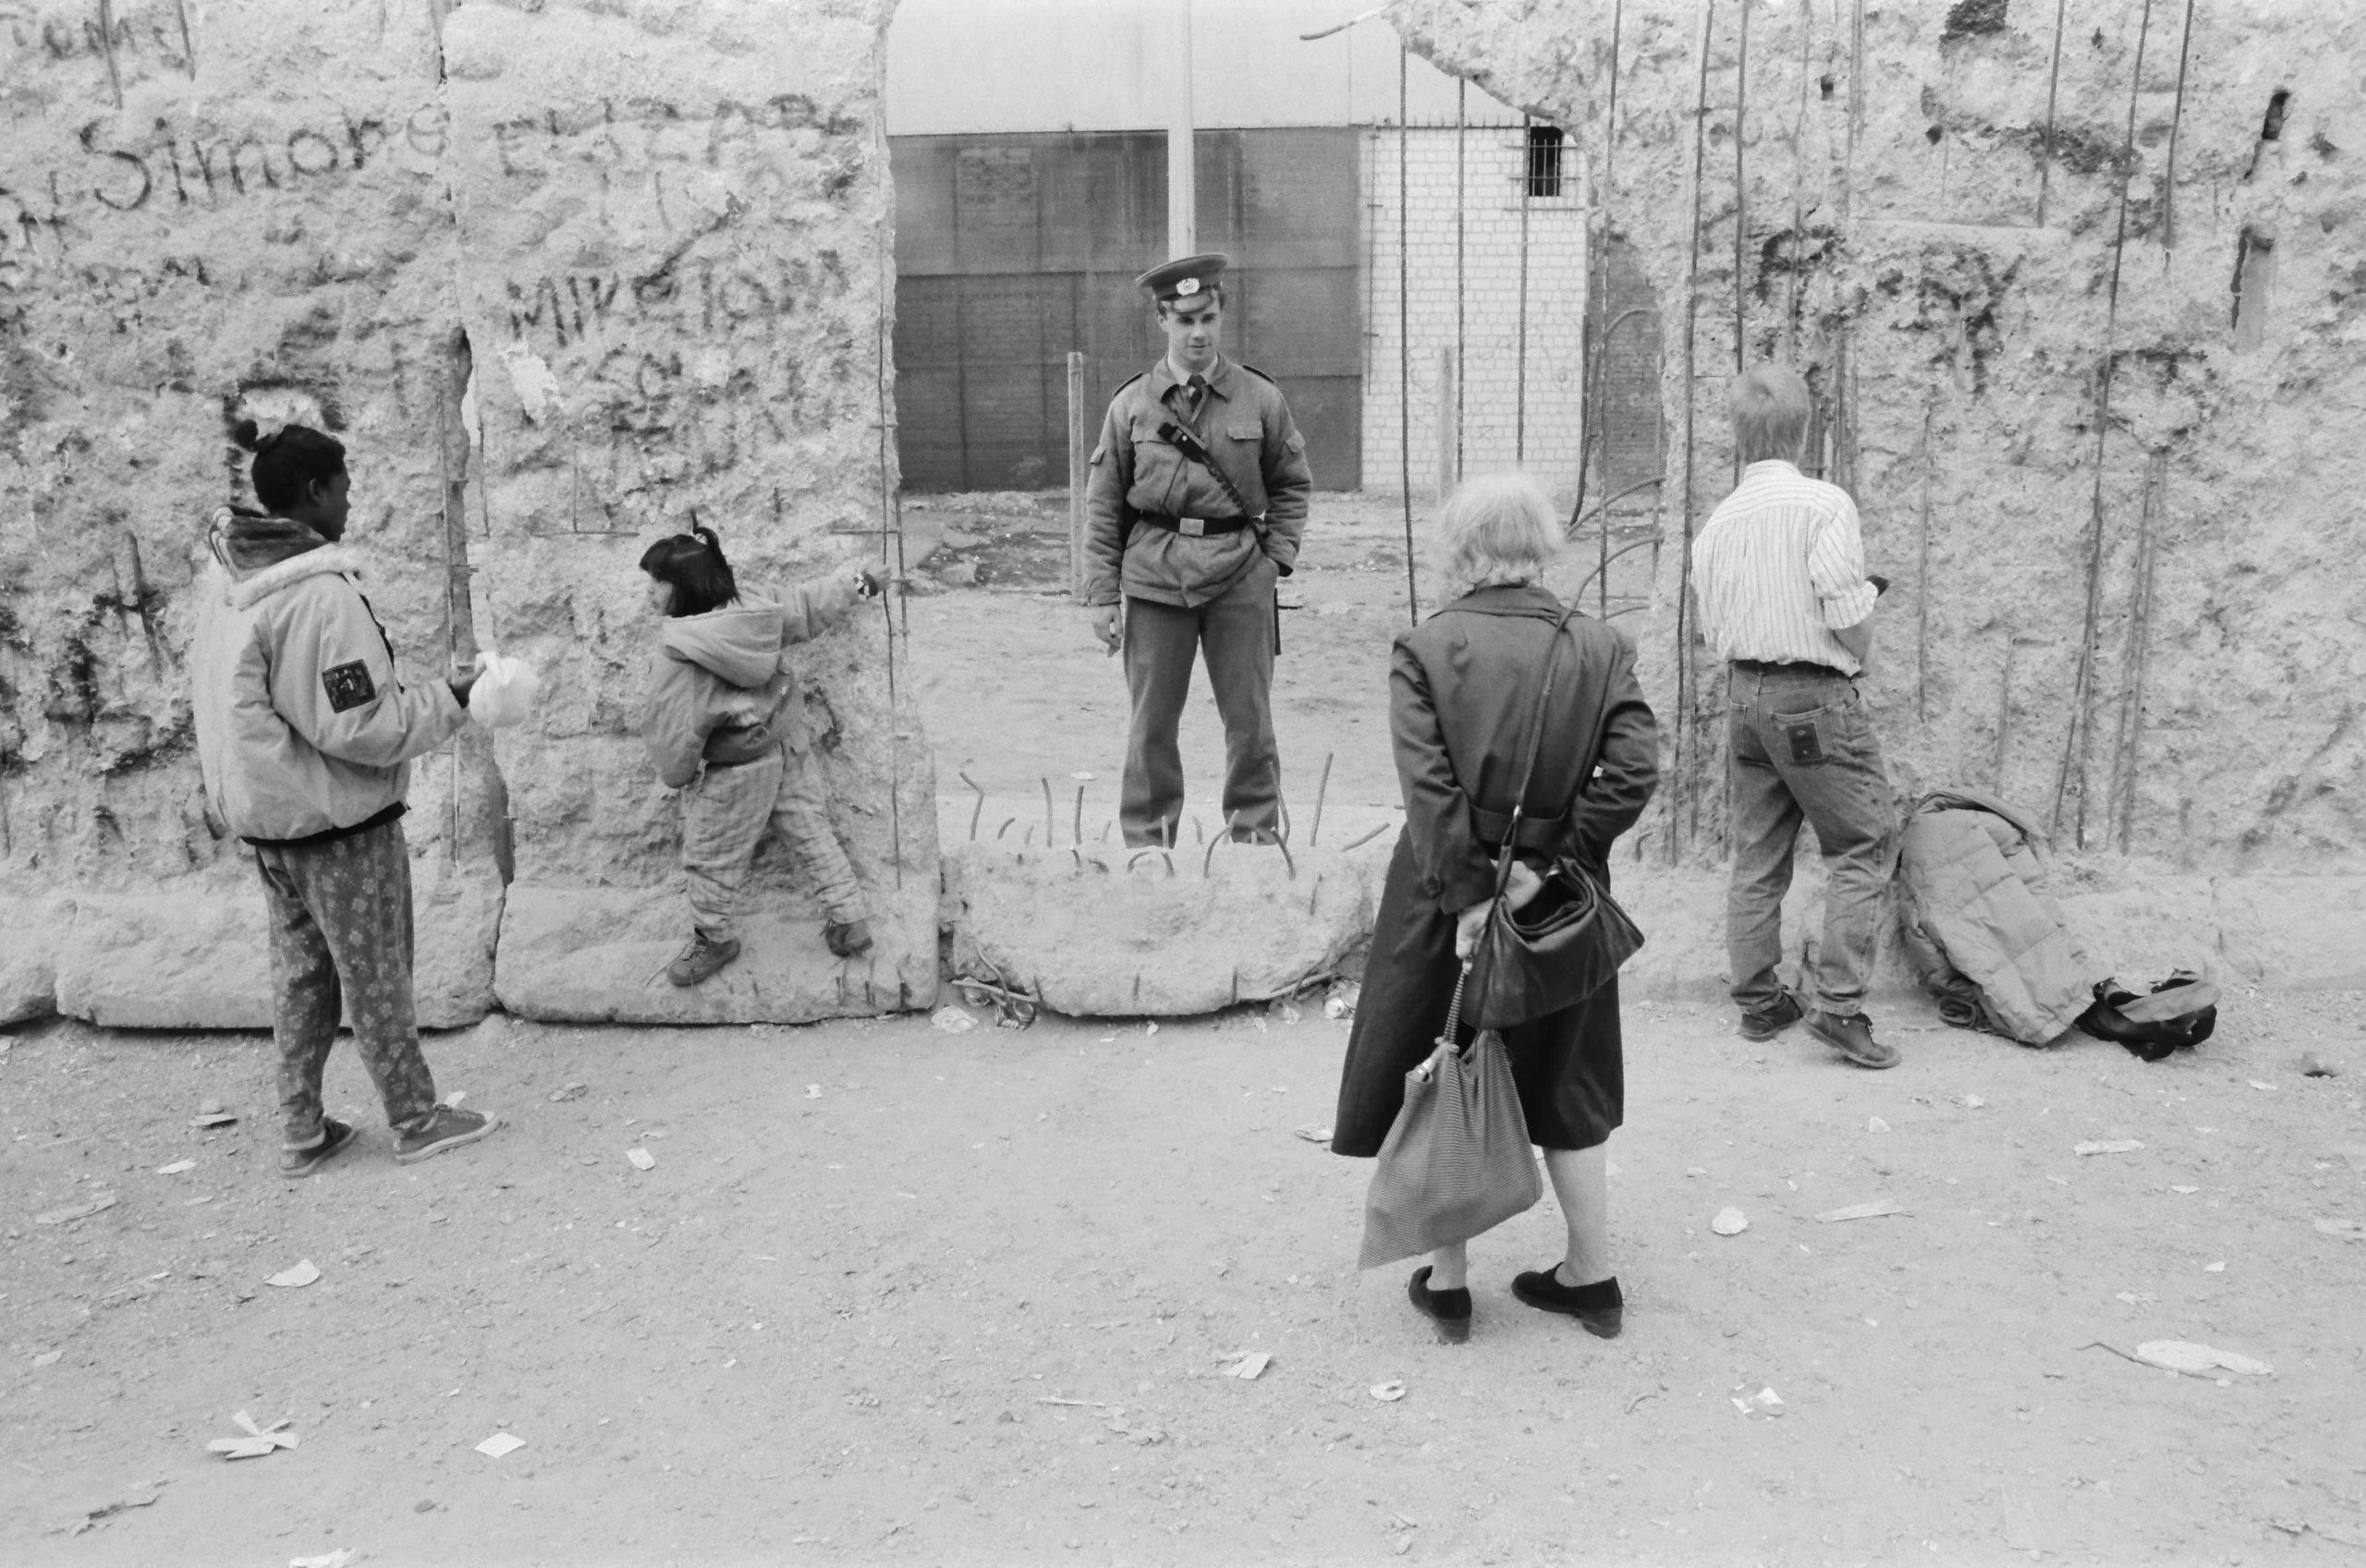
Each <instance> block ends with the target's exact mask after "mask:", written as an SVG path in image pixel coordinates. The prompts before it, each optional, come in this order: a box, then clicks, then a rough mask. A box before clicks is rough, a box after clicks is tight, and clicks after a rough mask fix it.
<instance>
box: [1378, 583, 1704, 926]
mask: <svg viewBox="0 0 2366 1568" xmlns="http://www.w3.org/2000/svg"><path fill="white" fill-rule="evenodd" d="M1560 618H1561V603H1560V602H1559V601H1558V600H1556V599H1555V598H1554V597H1553V595H1552V594H1551V593H1550V592H1548V591H1546V590H1543V589H1542V588H1532V587H1525V586H1512V587H1497V588H1482V589H1479V590H1475V591H1474V592H1471V593H1470V594H1467V595H1465V596H1464V597H1463V598H1460V599H1457V600H1456V601H1455V602H1453V603H1451V604H1448V605H1445V606H1444V607H1443V608H1441V609H1440V610H1439V611H1438V612H1437V613H1436V614H1433V615H1432V616H1431V617H1430V618H1429V619H1428V620H1426V621H1424V622H1422V623H1421V625H1420V626H1416V627H1415V628H1413V629H1412V630H1411V631H1405V632H1399V633H1397V634H1396V650H1395V652H1394V654H1393V656H1392V658H1391V662H1390V666H1389V673H1388V726H1389V736H1390V739H1391V741H1392V742H1393V743H1394V749H1395V751H1396V774H1397V780H1398V782H1399V784H1402V785H1403V787H1404V791H1405V825H1406V828H1407V831H1408V832H1409V834H1410V836H1411V840H1412V845H1413V856H1414V865H1415V869H1416V870H1417V871H1418V873H1419V877H1420V880H1419V881H1418V882H1417V883H1416V884H1415V885H1416V887H1417V889H1418V890H1419V891H1420V893H1421V895H1422V896H1423V897H1425V898H1431V899H1434V900H1436V902H1437V905H1438V907H1439V908H1441V909H1444V910H1445V911H1446V912H1448V913H1449V914H1451V913H1454V912H1457V911H1459V910H1463V909H1468V908H1469V907H1470V906H1472V905H1474V904H1478V903H1482V902H1483V901H1484V900H1486V899H1487V898H1489V897H1491V896H1493V894H1494V891H1495V868H1494V858H1493V857H1492V856H1491V855H1490V854H1489V852H1488V848H1487V843H1486V840H1487V834H1486V833H1484V832H1483V831H1482V823H1481V821H1480V820H1479V819H1478V817H1477V815H1476V814H1475V813H1477V812H1485V813H1488V814H1489V815H1490V816H1493V817H1502V816H1506V815H1508V814H1509V812H1510V811H1511V808H1512V804H1513V799H1512V797H1513V794H1514V792H1515V791H1516V790H1518V787H1519V772H1520V765H1521V764H1522V763H1523V762H1525V761H1526V760H1527V753H1526V751H1525V749H1524V748H1525V745H1526V742H1527V739H1528V725H1529V719H1530V717H1531V714H1532V713H1533V712H1534V711H1535V708H1536V698H1537V692H1538V688H1539V687H1541V685H1542V684H1543V677H1544V651H1545V649H1546V648H1547V647H1549V646H1551V645H1552V644H1553V643H1554V641H1555V638H1554V637H1553V626H1554V623H1555V622H1556V621H1558V620H1559V619H1560ZM1559 643H1560V652H1559V656H1558V659H1557V662H1556V664H1555V675H1554V678H1553V697H1552V706H1551V708H1550V710H1549V711H1547V712H1546V714H1545V719H1544V730H1543V738H1542V742H1541V744H1540V745H1539V747H1538V749H1537V758H1536V776H1535V778H1534V780H1533V781H1532V782H1531V784H1530V785H1529V792H1528V811H1527V815H1528V816H1529V817H1530V818H1531V819H1543V820H1547V821H1550V820H1553V819H1556V818H1565V819H1566V820H1565V822H1564V824H1563V826H1562V828H1561V829H1560V831H1559V832H1558V833H1557V834H1556V835H1555V839H1554V842H1553V843H1551V844H1550V845H1539V846H1538V847H1539V849H1540V850H1541V851H1542V852H1543V854H1544V855H1546V856H1551V855H1558V854H1563V853H1567V854H1574V855H1577V856H1579V857H1582V858H1583V859H1585V860H1586V861H1587V862H1588V863H1590V864H1591V865H1592V866H1593V867H1595V868H1596V869H1601V868H1603V867H1604V864H1605V863H1606V861H1607V859H1608V857H1609V854H1610V845H1611V842H1612V841H1613V840H1614V839H1616V838H1617V837H1618V835H1619V834H1621V833H1625V832H1626V831H1627V830H1628V829H1629V828H1631V827H1633V826H1634V825H1635V822H1636V820H1637V819H1639V818H1640V817H1641V816H1642V814H1643V808H1644V806H1645V805H1647V804H1648V803H1649V802H1650V800H1651V798H1652V791H1653V788H1655V787H1656V786H1657V784H1658V783H1659V725H1658V722H1657V721H1656V720H1655V719H1653V716H1652V710H1651V707H1650V705H1649V704H1648V703H1646V702H1645V701H1644V700H1643V688H1642V687H1641V686H1640V685H1639V684H1637V682H1636V679H1635V650H1634V646H1633V645H1632V644H1631V643H1629V642H1628V640H1627V638H1625V637H1624V636H1623V635H1622V634H1621V633H1620V632H1619V631H1618V630H1617V629H1616V627H1613V626H1605V625H1604V623H1602V622H1600V621H1597V620H1594V619H1593V618H1592V617H1591V616H1588V615H1582V614H1581V615H1573V616H1571V617H1570V619H1569V625H1568V629H1567V632H1566V633H1565V634H1564V635H1563V636H1562V637H1561V638H1560V639H1559ZM1605 674H1607V675H1608V676H1609V689H1608V697H1607V702H1606V704H1604V703H1602V700H1601V699H1602V695H1603V677H1604V675H1605ZM1597 728H1600V729H1601V731H1602V752H1601V756H1600V758H1599V759H1598V760H1597V761H1596V763H1595V771H1594V776H1593V778H1592V779H1591V780H1586V781H1581V780H1579V778H1578V777H1577V770H1578V764H1579V760H1580V759H1581V758H1582V757H1583V756H1584V754H1585V749H1586V747H1587V746H1588V744H1589V743H1590V742H1592V739H1593V735H1594V731H1595V730H1596V729H1597ZM1523 836H1525V834H1523Z"/></svg>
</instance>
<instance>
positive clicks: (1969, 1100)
mask: <svg viewBox="0 0 2366 1568" xmlns="http://www.w3.org/2000/svg"><path fill="white" fill-rule="evenodd" d="M1963 1103H1964V1109H1965V1110H1967V1111H1977V1110H1979V1109H1980V1108H1981V1107H1982V1106H1983V1105H1985V1104H1987V1103H1988V1101H1986V1100H1982V1099H1981V1098H1980V1096H1978V1095H1976V1094H1967V1095H1965V1096H1964V1097H1963Z"/></svg>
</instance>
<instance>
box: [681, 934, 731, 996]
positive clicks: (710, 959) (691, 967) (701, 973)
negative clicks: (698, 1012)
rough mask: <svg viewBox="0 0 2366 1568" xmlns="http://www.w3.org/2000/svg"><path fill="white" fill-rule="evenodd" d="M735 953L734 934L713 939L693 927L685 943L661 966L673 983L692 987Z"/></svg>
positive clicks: (728, 960)
mask: <svg viewBox="0 0 2366 1568" xmlns="http://www.w3.org/2000/svg"><path fill="white" fill-rule="evenodd" d="M738 956H739V939H738V937H730V936H727V937H725V938H724V939H723V940H722V941H721V942H717V941H715V940H714V939H713V937H711V936H709V935H707V934H706V933H705V932H704V931H701V930H693V931H692V932H690V941H689V946H687V947H685V948H683V949H682V951H681V952H679V953H677V954H675V955H674V961H673V962H672V963H671V964H668V965H666V966H665V978H667V979H669V980H671V981H673V982H674V983H675V984H676V985H677V986H694V985H696V984H698V983H699V982H700V981H701V980H703V979H706V978H710V977H711V976H713V974H714V972H715V971H716V970H718V969H720V968H722V967H723V966H725V965H726V964H728V963H730V962H731V961H732V960H733V959H734V958H737V957H738Z"/></svg>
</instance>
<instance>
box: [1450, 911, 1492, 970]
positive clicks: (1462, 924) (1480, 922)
mask: <svg viewBox="0 0 2366 1568" xmlns="http://www.w3.org/2000/svg"><path fill="white" fill-rule="evenodd" d="M1493 903H1494V900H1492V899H1490V900H1488V901H1487V902H1486V903H1482V904H1474V905H1472V906H1470V908H1468V909H1465V910H1464V911H1463V912H1462V913H1461V914H1459V915H1457V916H1456V917H1455V918H1454V955H1455V956H1456V957H1457V958H1465V959H1467V958H1469V957H1470V955H1471V954H1474V953H1476V952H1478V951H1479V938H1480V936H1481V935H1482V933H1484V932H1485V930H1487V910H1488V907H1489V905H1491V904H1493Z"/></svg>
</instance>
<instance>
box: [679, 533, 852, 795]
mask: <svg viewBox="0 0 2366 1568" xmlns="http://www.w3.org/2000/svg"><path fill="white" fill-rule="evenodd" d="M854 598H855V590H854V582H853V580H852V579H851V578H850V577H817V578H815V579H814V580H813V581H811V582H806V583H799V584H798V585H796V586H795V587H793V588H791V589H790V590H788V593H787V602H784V603H774V602H773V601H771V600H769V599H759V598H753V597H747V598H742V599H741V600H740V601H739V602H737V603H733V604H726V605H725V606H723V608H721V609H720V610H710V611H708V612H707V613H706V614H703V615H669V616H667V617H666V618H665V622H664V624H663V625H662V626H661V627H660V628H659V631H658V635H657V655H656V657H655V658H654V659H652V660H651V661H650V672H649V705H648V707H647V708H646V709H645V710H644V711H643V713H642V715H641V722H640V738H641V742H642V744H644V745H645V746H647V747H648V748H649V760H650V761H651V762H652V763H653V764H655V766H656V768H657V776H658V778H659V779H661V780H663V781H664V783H665V787H666V788H668V789H679V788H681V787H682V786H683V785H684V784H689V782H690V781H691V780H692V779H694V778H696V777H697V776H698V772H699V768H700V766H701V764H705V763H712V764H713V765H714V766H715V767H718V768H729V767H737V766H738V764H740V763H742V762H752V761H754V760H756V759H757V758H759V757H762V755H763V754H764V753H765V752H767V751H769V750H770V749H772V748H774V747H775V746H784V745H785V746H787V748H789V750H791V751H793V752H802V751H803V750H804V749H805V748H806V746H807V745H808V744H809V739H808V735H807V731H806V726H805V695H804V692H803V691H802V690H801V689H800V688H799V686H798V684H797V677H796V676H795V675H793V674H791V673H790V671H789V668H788V664H787V661H786V659H785V658H784V656H783V654H782V650H783V649H784V648H786V647H787V645H788V644H790V643H793V642H804V641H807V640H808V639H810V638H815V637H818V636H820V635H821V634H822V632H823V630H824V629H825V628H827V627H828V626H829V625H830V624H831V623H832V622H834V621H835V620H837V619H838V618H839V617H840V616H842V615H844V614H846V611H847V606H848V605H849V604H852V603H853V602H854Z"/></svg>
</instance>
